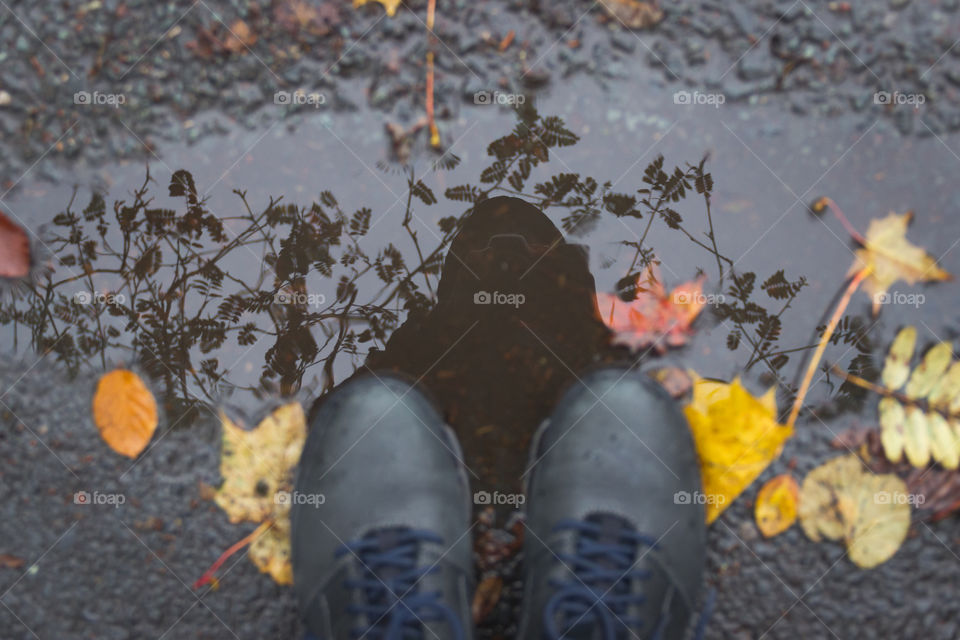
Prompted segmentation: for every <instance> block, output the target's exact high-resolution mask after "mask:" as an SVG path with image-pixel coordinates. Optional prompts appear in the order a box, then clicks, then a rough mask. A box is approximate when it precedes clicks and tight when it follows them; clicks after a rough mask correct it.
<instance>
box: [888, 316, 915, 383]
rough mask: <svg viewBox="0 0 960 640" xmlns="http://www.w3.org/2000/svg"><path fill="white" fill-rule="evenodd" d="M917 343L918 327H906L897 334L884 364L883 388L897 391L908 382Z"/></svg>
mask: <svg viewBox="0 0 960 640" xmlns="http://www.w3.org/2000/svg"><path fill="white" fill-rule="evenodd" d="M916 343H917V328H916V327H904V328H903V329H901V330H900V331H899V333H897V337H896V338H894V339H893V343H892V344H891V345H890V350H889V351H888V352H887V357H886V359H885V360H884V362H883V376H882V379H883V386H885V387H886V388H888V389H891V390H894V391H895V390H897V389H899V388H900V387H902V386H903V383H904V382H906V381H907V378H908V377H909V376H910V361H911V360H912V359H913V350H914V348H915V346H916Z"/></svg>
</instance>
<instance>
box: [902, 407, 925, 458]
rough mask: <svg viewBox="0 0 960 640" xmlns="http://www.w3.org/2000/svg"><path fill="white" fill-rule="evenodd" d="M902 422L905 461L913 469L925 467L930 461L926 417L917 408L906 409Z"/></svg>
mask: <svg viewBox="0 0 960 640" xmlns="http://www.w3.org/2000/svg"><path fill="white" fill-rule="evenodd" d="M905 411H906V419H905V422H904V425H905V429H904V441H903V452H904V453H905V454H907V460H908V461H909V462H910V464H912V465H913V466H915V467H923V466H926V464H927V462H929V461H930V430H929V428H928V427H927V416H926V414H925V413H924V412H923V411H922V410H921V409H920V408H918V407H913V406H910V407H906V408H905Z"/></svg>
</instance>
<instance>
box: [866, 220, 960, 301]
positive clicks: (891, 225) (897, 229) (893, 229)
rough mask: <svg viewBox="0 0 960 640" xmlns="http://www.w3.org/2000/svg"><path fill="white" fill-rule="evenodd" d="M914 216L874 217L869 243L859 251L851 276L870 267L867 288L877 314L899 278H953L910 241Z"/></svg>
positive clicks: (912, 279) (919, 280) (923, 279)
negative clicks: (884, 298)
mask: <svg viewBox="0 0 960 640" xmlns="http://www.w3.org/2000/svg"><path fill="white" fill-rule="evenodd" d="M912 217H913V214H911V213H905V214H896V213H890V214H889V215H888V216H887V217H885V218H876V219H874V220H871V221H870V226H869V227H868V228H867V234H866V237H865V244H864V246H863V247H862V248H860V249H858V250H857V252H856V258H855V259H854V261H853V264H852V265H851V266H850V272H849V273H850V275H852V274H854V273H857V272H859V271H861V270H862V269H865V268H869V269H870V271H869V273H868V275H867V278H866V279H865V280H864V283H863V288H864V290H865V291H866V292H867V293H869V294H870V295H871V296H872V297H873V312H874V314H876V313H877V312H878V311H879V310H880V305H881V304H882V301H883V296H884V295H885V294H886V293H887V291H888V290H889V289H890V286H891V285H892V284H893V283H894V282H896V281H897V280H904V281H905V282H907V283H908V284H914V283H917V282H928V281H932V280H948V279H949V278H950V277H951V276H950V274H949V273H947V272H946V271H944V270H943V269H941V268H940V267H939V266H938V265H937V262H936V260H934V259H933V257H932V256H930V255H929V254H928V253H927V252H926V251H924V250H923V248H922V247H918V246H916V245H915V244H913V243H911V242H910V241H909V240H907V225H908V224H909V223H910V219H911V218H912Z"/></svg>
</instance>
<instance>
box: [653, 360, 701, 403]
mask: <svg viewBox="0 0 960 640" xmlns="http://www.w3.org/2000/svg"><path fill="white" fill-rule="evenodd" d="M647 373H648V375H649V376H650V377H651V378H653V379H654V380H656V381H657V382H659V383H660V386H662V387H663V388H664V389H666V390H667V393H669V394H670V396H671V397H673V398H682V397H683V396H685V395H687V392H688V391H690V389H692V388H693V378H692V377H691V375H690V373H688V372H687V371H685V370H683V369H681V368H679V367H664V368H662V369H653V370H651V371H648V372H647Z"/></svg>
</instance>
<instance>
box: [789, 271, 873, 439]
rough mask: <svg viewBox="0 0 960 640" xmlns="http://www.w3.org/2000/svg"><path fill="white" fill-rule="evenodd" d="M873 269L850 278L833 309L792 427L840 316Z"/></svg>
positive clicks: (809, 367) (791, 420) (800, 394)
mask: <svg viewBox="0 0 960 640" xmlns="http://www.w3.org/2000/svg"><path fill="white" fill-rule="evenodd" d="M871 271H872V269H871V267H869V266H867V267H864V268H863V269H861V270H860V271H857V273H856V274H855V275H854V276H853V278H851V279H850V283H849V284H848V285H847V289H846V291H844V292H843V297H841V298H840V301H839V302H838V303H837V308H836V309H834V311H833V316H831V317H830V322H828V323H827V326H826V328H825V329H824V330H823V336H821V338H820V344H818V345H817V350H816V351H814V353H813V357H812V358H811V359H810V363H809V364H808V365H807V370H806V372H805V373H804V374H803V382H801V383H800V389H799V390H798V391H797V397H796V399H795V400H794V401H793V407H792V408H791V409H790V416H789V417H788V418H787V426H789V427H790V428H791V429H792V428H793V425H794V424H796V422H797V416H799V415H800V408H801V407H802V406H803V400H804V398H806V397H807V392H808V391H809V390H810V383H811V382H812V381H813V374H814V372H815V371H816V370H817V365H819V364H820V359H821V358H822V357H823V352H824V351H825V350H826V348H827V343H828V342H830V337H831V336H833V332H834V330H836V328H837V324H838V323H839V322H840V318H841V317H843V312H844V311H846V309H847V305H849V304H850V298H852V297H853V294H854V292H855V291H856V290H857V287H859V286H860V283H861V282H863V280H864V278H866V277H867V276H868V275H870V272H871Z"/></svg>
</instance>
